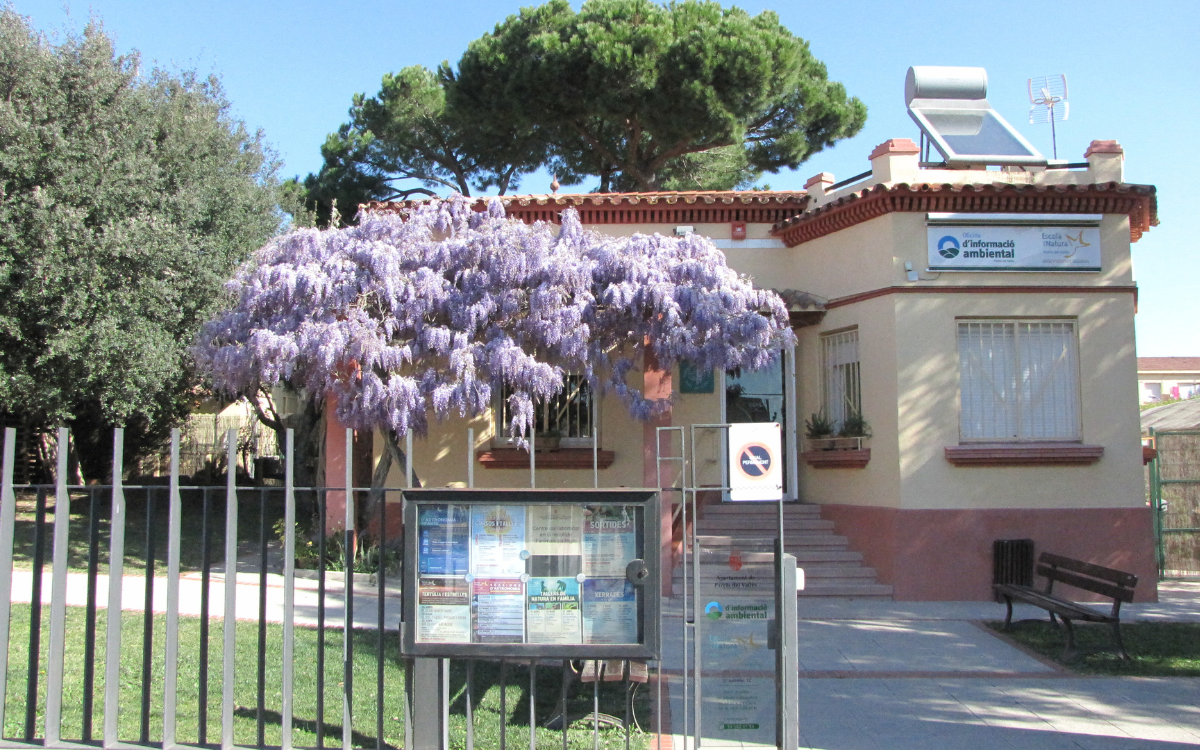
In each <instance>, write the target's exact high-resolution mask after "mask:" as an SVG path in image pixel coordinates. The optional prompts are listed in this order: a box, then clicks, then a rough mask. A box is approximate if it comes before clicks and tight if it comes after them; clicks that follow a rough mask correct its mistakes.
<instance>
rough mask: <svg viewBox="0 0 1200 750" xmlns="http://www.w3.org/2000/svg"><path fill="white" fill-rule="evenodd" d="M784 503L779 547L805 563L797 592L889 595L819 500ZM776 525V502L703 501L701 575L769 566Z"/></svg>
mask: <svg viewBox="0 0 1200 750" xmlns="http://www.w3.org/2000/svg"><path fill="white" fill-rule="evenodd" d="M783 507H784V511H783V528H784V551H785V552H788V553H790V554H792V555H795V557H796V565H797V566H798V567H800V568H803V569H804V577H805V588H804V591H801V592H799V596H802V597H815V596H835V597H854V598H876V599H891V598H892V587H891V585H889V584H883V583H879V582H878V581H877V580H876V574H875V569H874V568H868V567H865V566H863V564H862V560H863V556H862V553H861V552H854V551H852V550H851V549H850V548H849V545H848V542H847V540H846V537H844V536H839V535H837V534H835V533H833V521H826V520H824V519H822V518H821V506H819V505H804V504H800V503H786V504H785V505H784V506H783ZM778 527H779V506H778V505H777V504H775V503H714V504H711V505H707V506H704V507H703V508H702V509H701V510H700V519H699V521H697V522H696V526H695V528H696V539H697V541H698V543H699V545H700V549H701V556H700V575H701V577H702V578H703V577H706V575H715V574H717V573H718V572H722V571H728V570H729V569H730V568H731V567H734V566H736V567H735V569H737V568H741V567H750V568H751V569H757V568H759V567H760V566H766V567H768V568H769V567H770V566H771V565H772V564H773V550H774V545H775V536H776V530H777V529H778ZM676 563H677V564H676V567H675V589H676V590H679V588H680V586H681V579H682V576H683V571H682V570H681V569H680V567H679V565H678V560H677V561H676ZM764 572H765V571H764Z"/></svg>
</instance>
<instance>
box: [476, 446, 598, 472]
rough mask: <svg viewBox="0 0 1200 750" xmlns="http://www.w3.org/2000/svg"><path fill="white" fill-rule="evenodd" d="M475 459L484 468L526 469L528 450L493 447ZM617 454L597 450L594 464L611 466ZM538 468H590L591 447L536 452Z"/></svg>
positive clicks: (480, 452) (477, 455) (480, 453)
mask: <svg viewBox="0 0 1200 750" xmlns="http://www.w3.org/2000/svg"><path fill="white" fill-rule="evenodd" d="M475 457H476V459H477V460H478V461H479V463H480V464H482V465H483V468H485V469H528V468H529V451H527V450H524V449H522V448H493V449H492V450H488V451H479V453H477V454H475ZM616 457H617V454H616V453H614V452H613V451H597V453H596V465H597V466H598V467H599V468H601V469H607V468H608V467H610V466H612V464H613V461H614V460H615V459H616ZM537 468H539V469H590V468H592V449H591V448H560V449H559V450H556V451H547V452H542V451H538V454H537Z"/></svg>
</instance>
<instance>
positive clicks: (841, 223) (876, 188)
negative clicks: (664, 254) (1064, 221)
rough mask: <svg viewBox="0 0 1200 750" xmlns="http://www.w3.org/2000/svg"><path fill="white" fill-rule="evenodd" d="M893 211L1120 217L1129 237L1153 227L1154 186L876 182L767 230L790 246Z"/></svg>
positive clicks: (1155, 211) (1155, 212) (1134, 238)
mask: <svg viewBox="0 0 1200 750" xmlns="http://www.w3.org/2000/svg"><path fill="white" fill-rule="evenodd" d="M894 212H922V213H923V212H968V213H970V212H979V213H1123V214H1128V216H1129V233H1130V239H1131V240H1132V241H1134V242H1136V241H1137V240H1138V239H1139V238H1140V237H1141V236H1142V233H1143V232H1145V231H1146V230H1148V229H1149V228H1150V227H1152V226H1157V225H1158V200H1157V195H1156V191H1155V188H1154V186H1153V185H1132V184H1126V183H1117V182H1108V183H1099V184H1092V185H1013V184H1011V183H1006V182H992V183H965V184H952V183H945V184H936V183H915V184H909V183H903V182H901V183H895V184H891V185H889V184H878V185H872V186H871V187H868V188H865V189H863V190H858V191H855V192H852V193H848V194H846V195H843V196H841V197H840V198H837V199H836V200H833V201H830V202H829V203H826V204H825V205H822V206H818V207H816V208H814V209H812V210H810V211H807V212H805V213H803V214H799V215H796V216H793V217H790V218H788V219H785V220H783V221H781V222H779V223H778V224H776V225H775V226H774V227H773V228H772V234H775V235H778V236H781V237H782V238H783V240H784V242H785V243H786V244H787V245H788V246H789V247H795V246H796V245H799V244H801V243H804V242H808V241H810V240H814V239H817V238H818V237H823V236H825V235H827V234H831V233H833V232H836V231H839V230H841V229H845V228H847V227H850V226H853V225H855V224H859V223H861V222H864V221H868V220H870V219H874V218H876V217H879V216H883V215H884V214H889V213H894Z"/></svg>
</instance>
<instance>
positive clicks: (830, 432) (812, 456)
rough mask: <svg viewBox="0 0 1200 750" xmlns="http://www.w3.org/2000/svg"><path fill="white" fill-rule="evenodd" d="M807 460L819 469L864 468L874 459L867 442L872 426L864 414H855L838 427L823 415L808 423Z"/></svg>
mask: <svg viewBox="0 0 1200 750" xmlns="http://www.w3.org/2000/svg"><path fill="white" fill-rule="evenodd" d="M804 428H805V437H806V440H805V443H806V445H805V451H804V453H803V454H801V455H802V456H803V458H804V461H805V462H806V463H807V464H808V465H809V466H812V467H814V468H818V469H822V468H824V469H861V468H863V467H865V466H866V465H867V463H868V462H869V461H870V460H871V449H870V448H864V447H863V441H864V440H866V439H867V438H869V437H871V425H870V424H868V423H867V420H865V419H863V416H862V414H861V413H858V412H851V413H850V414H849V415H847V417H846V418H845V419H843V420H842V424H841V425H840V426H836V427H835V425H834V424H833V423H832V422H831V421H830V420H829V419H827V418H826V417H825V415H824V414H823V413H821V412H817V413H816V414H813V415H812V418H811V419H810V420H808V421H807V422H805V423H804Z"/></svg>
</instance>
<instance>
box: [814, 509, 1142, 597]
mask: <svg viewBox="0 0 1200 750" xmlns="http://www.w3.org/2000/svg"><path fill="white" fill-rule="evenodd" d="M821 514H822V516H823V517H824V518H827V519H829V520H831V521H833V522H834V525H835V527H836V530H837V533H839V534H842V535H844V536H846V537H847V538H848V539H849V540H850V547H851V549H854V550H857V551H859V552H861V553H862V554H863V557H864V558H865V562H866V564H867V565H870V566H871V567H873V568H875V569H876V570H877V571H878V572H879V581H880V582H881V583H890V584H891V585H892V586H893V587H894V590H895V599H896V600H897V601H989V600H991V599H992V598H993V597H992V542H993V541H994V540H996V539H1032V540H1033V541H1034V549H1035V552H1034V555H1035V559H1036V555H1039V554H1041V553H1042V552H1053V553H1055V554H1059V555H1065V556H1067V557H1074V558H1078V559H1080V560H1085V561H1087V562H1090V563H1095V564H1097V565H1103V566H1106V567H1109V568H1116V569H1118V570H1123V571H1126V572H1129V573H1133V574H1134V575H1136V576H1137V577H1138V585H1137V594H1136V601H1139V602H1156V601H1158V580H1157V579H1158V574H1157V568H1156V565H1155V562H1154V534H1153V525H1152V519H1151V511H1150V508H1148V507H1145V508H1054V509H1045V510H1042V509H1016V508H1014V509H999V510H900V509H897V508H877V507H869V506H863V505H835V504H824V505H822V506H821ZM1042 584H1044V580H1043V579H1040V578H1036V579H1035V585H1042ZM1064 593H1067V594H1068V595H1069V596H1077V597H1078V599H1079V600H1080V601H1094V600H1095V599H1096V595H1095V594H1090V593H1088V592H1082V591H1077V590H1075V589H1069V588H1064Z"/></svg>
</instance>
